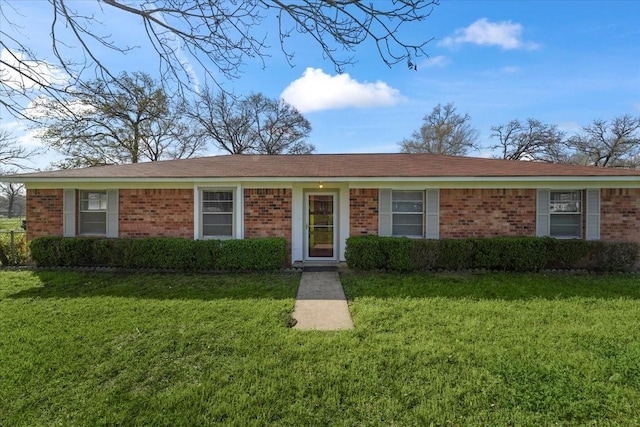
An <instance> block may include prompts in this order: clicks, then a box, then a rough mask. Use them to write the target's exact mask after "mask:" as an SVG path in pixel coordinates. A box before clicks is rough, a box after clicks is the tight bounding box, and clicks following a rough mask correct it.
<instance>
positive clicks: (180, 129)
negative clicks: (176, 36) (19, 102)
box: [35, 72, 205, 167]
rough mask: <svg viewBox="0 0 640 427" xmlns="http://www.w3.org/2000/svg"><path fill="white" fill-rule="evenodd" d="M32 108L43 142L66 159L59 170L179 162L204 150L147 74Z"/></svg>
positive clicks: (88, 86) (93, 85) (85, 87)
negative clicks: (39, 115)
mask: <svg viewBox="0 0 640 427" xmlns="http://www.w3.org/2000/svg"><path fill="white" fill-rule="evenodd" d="M36 104H37V108H36V109H35V111H36V112H37V113H40V114H41V115H42V116H43V118H42V119H40V121H41V122H42V123H44V128H43V129H42V133H41V135H40V137H41V139H42V140H43V141H44V143H45V144H47V145H48V146H49V147H51V148H54V149H55V150H57V151H59V152H60V153H62V154H63V155H64V156H65V160H64V161H63V162H62V163H60V164H59V165H58V166H59V167H78V166H97V165H108V164H122V163H138V162H140V161H157V160H162V159H173V158H183V157H190V156H192V155H194V154H195V153H197V152H198V151H200V150H201V149H203V148H204V147H205V141H204V137H203V135H202V133H201V132H200V131H199V130H197V129H196V128H195V126H194V125H193V124H191V123H190V122H189V121H188V119H187V118H186V116H185V115H184V109H183V108H182V107H181V106H180V105H179V104H175V103H173V102H172V101H171V100H170V99H169V97H168V96H167V94H166V93H165V91H164V89H163V88H162V87H160V86H159V85H158V83H157V82H156V81H154V80H153V79H152V78H151V77H150V76H149V75H148V74H145V73H139V72H138V73H133V75H129V74H126V73H123V74H121V75H120V76H119V77H118V78H117V79H114V80H111V81H101V80H94V81H91V82H88V83H83V84H81V85H80V86H79V88H77V89H74V90H73V92H72V94H71V95H69V96H67V97H65V99H64V100H62V101H58V100H49V99H46V100H41V101H39V102H38V103H36Z"/></svg>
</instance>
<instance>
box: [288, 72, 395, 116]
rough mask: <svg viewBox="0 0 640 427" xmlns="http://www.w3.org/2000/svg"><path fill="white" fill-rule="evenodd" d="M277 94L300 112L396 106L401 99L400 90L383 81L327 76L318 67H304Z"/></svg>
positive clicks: (342, 75) (347, 76)
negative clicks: (300, 72) (297, 76)
mask: <svg viewBox="0 0 640 427" xmlns="http://www.w3.org/2000/svg"><path fill="white" fill-rule="evenodd" d="M280 97H281V98H282V99H284V100H285V101H286V102H288V103H289V104H291V105H293V106H294V107H296V108H297V109H298V110H300V112H302V113H308V112H311V111H321V110H334V109H341V108H348V107H356V108H367V107H377V106H387V105H395V104H397V103H398V102H399V101H400V100H402V96H401V95H400V91H398V90H397V89H394V88H392V87H390V86H389V85H388V84H386V83H385V82H382V81H377V82H375V83H367V82H365V83H360V82H358V81H356V80H354V79H352V78H351V77H350V76H349V74H338V75H335V76H330V75H328V74H326V73H325V72H324V71H322V70H321V69H319V68H307V69H306V70H305V72H304V74H303V75H302V77H300V78H299V79H297V80H294V81H293V82H291V84H290V85H289V86H287V87H286V89H285V90H284V91H283V92H282V94H281V95H280Z"/></svg>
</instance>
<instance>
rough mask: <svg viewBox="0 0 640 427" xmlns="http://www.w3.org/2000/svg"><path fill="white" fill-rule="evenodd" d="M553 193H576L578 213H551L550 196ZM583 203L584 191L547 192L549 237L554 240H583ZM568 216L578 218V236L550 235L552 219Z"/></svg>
mask: <svg viewBox="0 0 640 427" xmlns="http://www.w3.org/2000/svg"><path fill="white" fill-rule="evenodd" d="M554 193H577V194H578V200H579V207H580V210H579V211H578V212H562V211H560V212H553V211H552V210H551V204H552V195H553V194H554ZM584 203H585V195H584V190H549V201H548V209H549V237H553V238H554V239H583V238H584V214H585V207H584ZM568 215H574V216H578V218H579V220H578V222H579V227H578V230H579V233H578V235H553V234H552V233H551V230H552V227H553V224H552V223H553V219H554V217H556V218H558V217H562V216H568Z"/></svg>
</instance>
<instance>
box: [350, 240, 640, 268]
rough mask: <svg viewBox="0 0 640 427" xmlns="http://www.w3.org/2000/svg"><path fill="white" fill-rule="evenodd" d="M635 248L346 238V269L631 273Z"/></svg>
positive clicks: (614, 244)
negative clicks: (580, 270)
mask: <svg viewBox="0 0 640 427" xmlns="http://www.w3.org/2000/svg"><path fill="white" fill-rule="evenodd" d="M639 251H640V245H639V244H637V243H628V242H595V241H586V240H577V239H575V240H558V239H552V238H548V237H495V238H486V239H480V238H469V239H442V240H425V239H409V238H406V237H378V236H356V237H350V238H349V239H347V248H346V253H345V257H346V260H347V264H348V265H349V267H352V268H356V269H360V270H392V271H433V270H467V269H486V270H498V271H515V272H525V271H539V270H542V269H587V270H591V271H599V272H613V271H623V272H628V271H633V270H634V269H635V268H636V261H637V260H638V252H639Z"/></svg>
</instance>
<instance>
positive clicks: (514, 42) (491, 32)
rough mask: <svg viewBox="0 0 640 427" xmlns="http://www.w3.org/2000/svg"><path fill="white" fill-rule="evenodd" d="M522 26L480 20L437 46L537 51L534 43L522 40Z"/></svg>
mask: <svg viewBox="0 0 640 427" xmlns="http://www.w3.org/2000/svg"><path fill="white" fill-rule="evenodd" d="M522 29H523V27H522V25H521V24H518V23H513V22H511V21H501V22H490V21H489V20H488V19H487V18H480V19H478V20H477V21H476V22H474V23H473V24H471V25H469V26H468V27H466V28H458V29H457V30H456V31H455V32H454V34H453V35H452V36H449V37H445V39H444V40H442V41H441V42H440V43H438V45H439V46H445V47H455V46H458V45H461V44H464V43H471V44H477V45H480V46H499V47H501V48H502V49H505V50H511V49H527V50H532V49H537V48H538V47H539V46H538V45H537V44H536V43H532V42H525V41H523V40H522Z"/></svg>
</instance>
